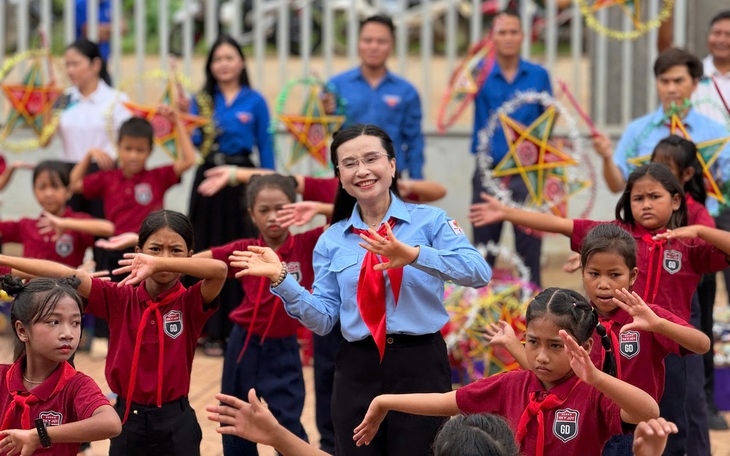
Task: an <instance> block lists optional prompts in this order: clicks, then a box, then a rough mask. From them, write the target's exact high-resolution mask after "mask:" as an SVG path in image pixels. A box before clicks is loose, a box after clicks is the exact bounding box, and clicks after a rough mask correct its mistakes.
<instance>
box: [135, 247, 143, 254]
mask: <svg viewBox="0 0 730 456" xmlns="http://www.w3.org/2000/svg"><path fill="white" fill-rule="evenodd" d="M134 253H142V249H140V248H139V246H138V245H135V246H134Z"/></svg>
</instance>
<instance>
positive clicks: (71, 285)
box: [0, 275, 83, 361]
mask: <svg viewBox="0 0 730 456" xmlns="http://www.w3.org/2000/svg"><path fill="white" fill-rule="evenodd" d="M80 284H81V280H80V279H79V278H78V277H76V276H73V277H66V278H62V279H49V278H38V279H33V280H31V281H30V282H28V284H26V285H24V284H23V282H22V281H21V280H20V279H18V278H16V277H13V276H11V275H4V276H0V290H2V291H3V292H5V294H7V295H8V296H9V297H13V298H15V300H14V301H13V304H12V306H11V308H10V323H11V324H12V326H13V331H14V332H15V350H14V354H13V360H16V361H17V360H18V358H20V357H21V356H22V355H24V354H25V344H24V343H23V342H21V341H20V337H19V336H18V331H17V329H16V322H20V323H21V324H22V325H23V326H24V327H26V328H30V327H31V326H33V325H34V324H36V323H38V322H39V321H42V320H44V319H45V318H47V317H48V316H49V315H51V314H52V313H53V311H54V310H55V309H56V305H57V304H58V303H59V301H61V299H63V298H65V297H69V298H71V299H73V300H74V302H75V303H76V304H77V305H78V306H79V312H81V313H83V303H82V301H81V297H80V296H79V294H78V293H77V292H76V289H77V288H78V287H79V285H80Z"/></svg>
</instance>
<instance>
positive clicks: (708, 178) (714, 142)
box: [627, 114, 730, 204]
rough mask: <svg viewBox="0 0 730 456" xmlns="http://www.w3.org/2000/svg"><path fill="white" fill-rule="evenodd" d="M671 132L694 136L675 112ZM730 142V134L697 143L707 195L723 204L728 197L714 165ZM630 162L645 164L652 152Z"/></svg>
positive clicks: (639, 164) (685, 136)
mask: <svg viewBox="0 0 730 456" xmlns="http://www.w3.org/2000/svg"><path fill="white" fill-rule="evenodd" d="M669 134H671V135H679V136H682V137H684V138H685V139H688V140H690V141H692V137H691V136H690V135H689V133H688V132H687V128H686V127H685V126H684V124H683V123H682V120H681V119H680V118H679V116H678V115H676V114H673V115H672V118H671V120H670V122H669ZM728 142H730V136H727V137H725V138H719V139H711V140H709V141H703V142H700V143H696V146H697V160H698V161H699V162H700V166H701V167H702V174H703V176H704V178H705V179H704V180H705V189H706V190H707V196H710V197H712V198H715V199H716V200H718V201H719V202H720V203H721V204H724V203H725V202H726V198H725V196H724V195H723V192H722V190H721V189H720V186H719V185H718V183H717V179H715V176H713V174H712V170H711V169H710V168H712V165H714V164H715V162H716V161H717V157H718V156H719V155H720V153H721V152H722V150H723V149H724V148H725V145H726V144H727V143H728ZM627 161H628V163H630V164H632V165H634V166H636V167H639V166H642V165H645V164H647V163H649V162H650V161H651V154H649V155H643V156H641V157H633V158H629V159H628V160H627Z"/></svg>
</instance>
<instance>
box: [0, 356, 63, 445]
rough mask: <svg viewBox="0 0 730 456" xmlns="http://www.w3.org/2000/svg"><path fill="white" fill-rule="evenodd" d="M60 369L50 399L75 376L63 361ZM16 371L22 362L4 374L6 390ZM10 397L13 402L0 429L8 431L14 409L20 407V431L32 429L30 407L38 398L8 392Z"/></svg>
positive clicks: (29, 393) (20, 367)
mask: <svg viewBox="0 0 730 456" xmlns="http://www.w3.org/2000/svg"><path fill="white" fill-rule="evenodd" d="M60 368H61V369H62V370H61V375H60V376H59V378H58V382H56V386H54V387H53V392H52V393H51V397H52V396H55V395H56V394H57V393H59V392H60V391H62V390H63V388H64V387H66V384H67V383H68V382H69V381H70V380H71V379H72V378H73V376H74V375H76V369H74V368H73V367H72V366H71V365H70V364H69V363H68V362H65V361H64V362H63V363H62V364H61V366H60ZM18 369H21V370H22V369H23V363H22V362H20V363H18V362H16V363H13V365H12V366H10V369H8V371H7V373H6V374H5V382H6V385H8V389H10V380H11V379H12V377H13V376H14V375H17V374H16V372H15V371H16V370H18ZM21 375H22V373H21ZM51 375H53V374H51ZM36 388H38V387H36ZM23 393H26V394H23ZM10 395H11V396H12V397H13V401H12V402H11V403H10V404H9V405H8V409H7V411H6V412H5V417H4V418H3V422H2V425H0V429H2V430H5V429H10V423H11V422H12V420H13V416H14V415H15V409H16V408H17V407H20V409H21V410H22V414H21V418H20V426H21V429H32V427H31V422H30V406H31V405H33V404H37V403H38V402H39V401H40V399H38V397H36V396H35V395H34V394H33V391H10Z"/></svg>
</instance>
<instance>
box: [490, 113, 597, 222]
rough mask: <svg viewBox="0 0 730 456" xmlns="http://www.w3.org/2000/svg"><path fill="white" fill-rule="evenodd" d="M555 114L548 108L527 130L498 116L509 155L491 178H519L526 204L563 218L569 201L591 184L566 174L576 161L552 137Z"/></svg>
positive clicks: (503, 116) (576, 163)
mask: <svg viewBox="0 0 730 456" xmlns="http://www.w3.org/2000/svg"><path fill="white" fill-rule="evenodd" d="M555 114H556V111H555V107H554V106H550V107H548V108H547V109H546V110H545V112H544V113H543V114H542V115H541V116H540V117H538V118H537V119H536V120H535V121H534V122H533V123H532V124H531V125H530V126H529V127H525V126H524V125H522V124H521V123H519V122H517V121H515V120H513V119H511V118H510V117H508V116H506V115H504V114H500V116H499V120H500V122H501V124H502V129H503V130H504V134H505V137H506V138H507V144H508V146H509V152H508V153H507V155H506V156H505V157H504V158H503V159H502V161H501V162H499V164H498V165H497V166H496V167H495V168H494V177H506V176H513V175H519V176H520V177H521V178H522V180H523V181H524V182H525V186H526V187H527V190H528V192H529V196H530V201H528V204H529V205H531V206H534V207H537V208H540V209H543V210H549V211H551V212H552V213H554V214H555V215H558V216H561V217H565V216H566V215H567V201H568V199H569V198H570V197H572V196H573V195H574V194H575V193H577V192H579V191H581V190H583V189H585V188H588V187H589V186H590V185H591V183H590V182H589V181H579V180H575V179H572V178H570V176H569V175H568V173H567V169H566V167H568V166H577V165H578V162H577V160H575V159H574V158H573V157H572V156H571V155H570V154H568V153H567V152H565V151H564V147H563V145H562V144H561V143H560V142H559V141H556V140H553V139H552V138H551V135H552V129H553V126H554V123H555Z"/></svg>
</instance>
